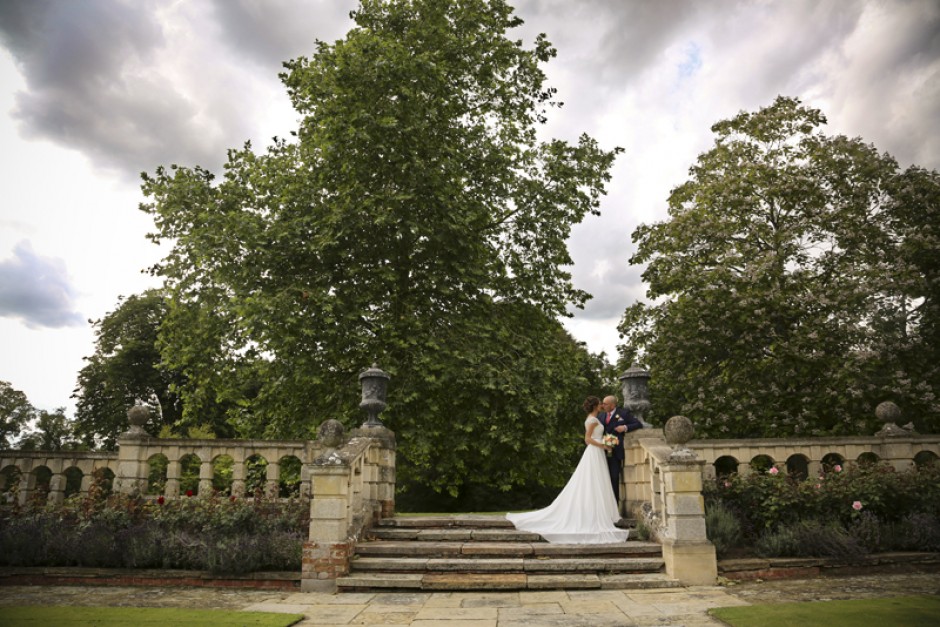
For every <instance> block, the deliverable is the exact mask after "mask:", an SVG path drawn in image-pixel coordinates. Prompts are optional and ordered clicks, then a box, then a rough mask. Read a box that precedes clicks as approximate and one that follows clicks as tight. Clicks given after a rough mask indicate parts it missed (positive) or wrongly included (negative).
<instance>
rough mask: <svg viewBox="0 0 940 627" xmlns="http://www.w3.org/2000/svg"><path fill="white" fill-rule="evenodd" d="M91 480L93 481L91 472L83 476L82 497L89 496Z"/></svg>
mask: <svg viewBox="0 0 940 627" xmlns="http://www.w3.org/2000/svg"><path fill="white" fill-rule="evenodd" d="M92 472H94V471H92ZM91 480H92V476H91V473H90V472H86V473H85V474H83V475H82V487H81V495H82V496H88V490H89V488H91Z"/></svg>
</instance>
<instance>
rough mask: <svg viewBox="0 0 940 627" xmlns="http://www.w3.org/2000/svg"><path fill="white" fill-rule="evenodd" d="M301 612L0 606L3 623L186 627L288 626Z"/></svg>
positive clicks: (0, 623)
mask: <svg viewBox="0 0 940 627" xmlns="http://www.w3.org/2000/svg"><path fill="white" fill-rule="evenodd" d="M303 618H304V617H303V615H301V614H275V613H273V612H238V611H234V610H191V609H185V608H177V607H76V606H69V605H43V606H13V607H0V626H2V627H19V626H20V625H23V626H29V627H37V626H39V625H44V626H47V625H56V626H59V625H67V626H68V627H74V626H84V625H88V626H91V625H94V626H95V627H111V626H114V627H118V626H120V627H126V626H127V625H134V626H135V627H140V626H141V625H160V626H161V627H163V626H165V625H174V626H176V625H184V626H185V627H217V626H218V625H226V626H231V627H241V626H245V627H248V626H251V627H288V625H293V624H294V623H297V622H300V621H301V620H303Z"/></svg>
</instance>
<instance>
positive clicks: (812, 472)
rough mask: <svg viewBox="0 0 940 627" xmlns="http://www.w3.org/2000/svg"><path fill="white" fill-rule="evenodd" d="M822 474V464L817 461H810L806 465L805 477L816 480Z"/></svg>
mask: <svg viewBox="0 0 940 627" xmlns="http://www.w3.org/2000/svg"><path fill="white" fill-rule="evenodd" d="M821 474H822V462H821V461H819V460H818V459H811V460H809V462H807V464H806V477H807V478H808V479H816V478H818V477H819V475H821Z"/></svg>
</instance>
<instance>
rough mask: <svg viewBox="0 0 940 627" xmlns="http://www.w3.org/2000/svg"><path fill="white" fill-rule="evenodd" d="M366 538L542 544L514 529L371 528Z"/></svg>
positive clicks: (536, 535)
mask: <svg viewBox="0 0 940 627" xmlns="http://www.w3.org/2000/svg"><path fill="white" fill-rule="evenodd" d="M366 538H370V539H376V540H419V541H422V542H544V540H543V539H542V536H540V535H539V534H537V533H529V532H527V531H516V529H515V528H513V527H510V528H508V529H506V528H503V529H499V528H483V529H474V528H471V527H464V528H445V527H430V528H426V529H422V528H418V527H373V528H372V529H370V530H369V531H368V532H366Z"/></svg>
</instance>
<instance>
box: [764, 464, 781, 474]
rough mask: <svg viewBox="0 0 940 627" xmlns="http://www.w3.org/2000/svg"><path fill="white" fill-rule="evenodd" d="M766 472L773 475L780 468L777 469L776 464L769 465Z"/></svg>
mask: <svg viewBox="0 0 940 627" xmlns="http://www.w3.org/2000/svg"><path fill="white" fill-rule="evenodd" d="M767 472H769V473H770V474H772V475H775V474H777V473H778V472H780V470H779V469H778V468H777V467H776V466H771V467H770V470H768V471H767Z"/></svg>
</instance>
